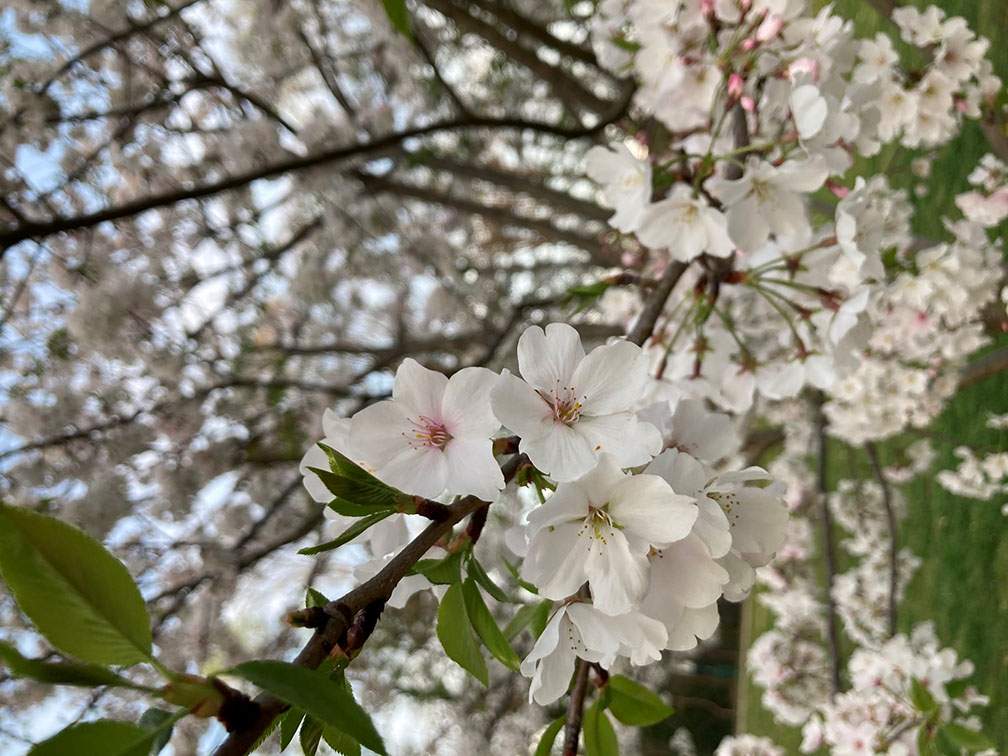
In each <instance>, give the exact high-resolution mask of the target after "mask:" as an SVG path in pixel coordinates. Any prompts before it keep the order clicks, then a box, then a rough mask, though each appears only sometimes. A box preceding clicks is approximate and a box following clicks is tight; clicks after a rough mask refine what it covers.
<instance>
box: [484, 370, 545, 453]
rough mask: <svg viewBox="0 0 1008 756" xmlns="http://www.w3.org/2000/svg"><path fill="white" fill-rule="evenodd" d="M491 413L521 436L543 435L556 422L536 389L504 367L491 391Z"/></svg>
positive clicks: (525, 437)
mask: <svg viewBox="0 0 1008 756" xmlns="http://www.w3.org/2000/svg"><path fill="white" fill-rule="evenodd" d="M490 402H491V406H492V408H493V412H494V414H495V415H496V416H497V418H498V419H499V420H500V421H501V422H502V423H503V424H504V425H505V426H506V427H507V428H508V429H510V430H512V431H514V432H515V433H517V434H518V435H519V436H521V437H522V438H523V439H532V438H538V437H540V436H543V435H545V434H546V433H547V432H548V431H549V429H550V427H551V426H552V425H553V424H554V423H555V421H556V419H555V418H554V416H553V409H552V408H551V407H550V406H549V405H548V404H547V403H546V401H545V400H544V399H543V398H542V397H541V396H539V394H537V393H536V390H535V389H534V388H532V387H531V386H529V385H528V384H527V383H525V381H523V380H522V379H521V378H519V377H518V376H516V375H512V374H511V373H510V372H508V371H507V370H505V371H504V372H503V373H501V376H500V378H498V379H497V381H496V383H495V384H494V387H493V389H492V390H491V391H490Z"/></svg>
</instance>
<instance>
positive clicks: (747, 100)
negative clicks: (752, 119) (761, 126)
mask: <svg viewBox="0 0 1008 756" xmlns="http://www.w3.org/2000/svg"><path fill="white" fill-rule="evenodd" d="M739 102H740V103H741V104H742V109H743V110H745V111H746V112H749V113H755V112H756V101H755V100H754V99H753V98H752V97H750V96H749V95H743V96H742V99H740V100H739Z"/></svg>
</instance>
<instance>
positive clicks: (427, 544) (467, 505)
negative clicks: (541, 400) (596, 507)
mask: <svg viewBox="0 0 1008 756" xmlns="http://www.w3.org/2000/svg"><path fill="white" fill-rule="evenodd" d="M523 462H524V457H523V456H522V455H515V456H513V457H512V458H511V459H509V460H508V461H507V462H506V463H504V465H502V466H501V472H502V473H503V474H504V479H505V481H508V480H510V479H511V478H512V477H514V474H515V472H516V471H517V470H518V468H519V466H520V465H521V464H522V463H523ZM485 504H486V502H484V501H481V500H480V499H477V498H476V497H475V496H466V497H465V498H463V499H462V500H460V501H459V502H457V503H455V504H453V505H452V506H451V507H450V509H451V516H450V517H449V518H448V519H446V520H441V521H438V522H432V523H431V524H430V525H428V526H427V528H426V529H425V530H424V531H423V532H421V533H420V535H418V536H417V537H416V538H414V539H413V540H412V541H411V542H410V543H409V544H407V545H406V546H405V547H404V548H403V549H402V551H400V552H399V553H398V554H396V556H395V557H393V558H392V560H391V561H390V562H389V563H388V564H387V565H385V567H384V568H383V569H382V570H381V572H379V573H378V574H377V575H375V576H374V577H373V578H371V579H370V580H368V581H367V582H365V583H362V584H361V585H359V586H357V587H356V588H354V589H353V590H352V591H350V592H349V593H347V594H346V595H345V596H343V597H342V598H340V599H337V600H336V601H331V602H330V603H329V604H327V605H326V607H325V611H326V614H327V615H328V620H327V621H326V622H325V624H324V625H323V626H322V627H319V628H317V629H316V630H315V634H314V635H313V636H312V637H311V639H310V640H309V641H308V643H307V644H306V645H305V647H304V648H303V649H301V652H300V653H299V654H298V655H297V657H296V658H295V659H294V663H295V664H298V665H300V666H302V667H307V668H309V669H316V668H317V667H318V666H319V665H320V664H321V663H322V662H323V661H324V660H325V659H326V658H327V657H328V656H329V655H330V653H332V652H333V651H334V650H336V651H338V650H340V649H342V648H343V645H342V643H346V641H347V638H346V636H347V631H348V630H349V629H350V628H351V627H352V626H353V625H354V620H355V618H356V617H358V615H359V614H360V613H361V612H367V610H368V607H373V606H376V605H378V604H379V603H384V602H385V601H386V600H387V599H388V597H389V596H390V595H391V594H392V591H393V589H394V588H395V587H396V585H397V584H398V583H399V581H400V580H402V578H403V577H405V575H406V574H407V573H408V572H409V570H410V569H411V568H412V566H413V565H414V564H416V562H417V561H418V560H420V559H421V558H422V557H423V555H424V554H426V553H427V551H429V550H430V548H431V547H432V546H434V545H435V544H436V543H437V542H438V541H440V540H441V539H442V538H443V537H444V535H445V534H446V533H448V532H450V531H451V529H452V527H453V526H454V525H455V524H456V523H458V522H460V521H461V520H463V519H464V518H465V517H467V516H468V515H470V514H472V513H473V512H475V511H476V510H478V509H479V508H480V507H483V506H485ZM355 640H356V643H357V644H359V643H361V642H362V640H361V639H355ZM341 641H342V643H341ZM255 703H256V705H257V707H258V710H257V714H256V717H255V719H254V720H252V721H251V722H250V723H249V724H248V725H247V726H245V727H242V728H238V729H235V730H234V731H233V732H231V733H230V734H229V735H228V737H227V739H226V740H225V741H224V742H223V743H222V744H221V745H220V746H219V747H218V748H217V750H216V751H215V752H214V756H245V754H246V753H248V751H249V749H250V748H252V746H253V745H255V743H256V742H257V741H258V740H259V738H260V737H261V736H262V734H263V733H264V732H266V730H267V729H268V728H269V727H270V725H272V724H273V721H274V720H275V719H276V718H277V717H278V716H279V715H280V714H282V713H283V712H284V711H286V710H287V708H288V707H289V705H288V704H287V703H285V702H284V701H281V700H279V699H277V698H275V697H273V696H271V695H268V694H265V693H263V694H260V695H259V696H257V697H256V699H255Z"/></svg>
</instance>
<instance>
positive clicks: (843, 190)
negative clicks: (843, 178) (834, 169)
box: [826, 179, 850, 199]
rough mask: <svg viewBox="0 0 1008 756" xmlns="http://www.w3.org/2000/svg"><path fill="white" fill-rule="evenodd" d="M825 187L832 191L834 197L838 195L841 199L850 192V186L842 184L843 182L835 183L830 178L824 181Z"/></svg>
mask: <svg viewBox="0 0 1008 756" xmlns="http://www.w3.org/2000/svg"><path fill="white" fill-rule="evenodd" d="M826 188H827V189H829V190H830V192H832V193H833V196H834V197H839V198H840V199H843V198H844V197H846V196H847V195H848V194H850V187H847V186H844V185H843V184H837V183H835V182H833V180H832V179H830V180H828V181H827V182H826Z"/></svg>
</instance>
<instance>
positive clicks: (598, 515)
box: [578, 507, 622, 546]
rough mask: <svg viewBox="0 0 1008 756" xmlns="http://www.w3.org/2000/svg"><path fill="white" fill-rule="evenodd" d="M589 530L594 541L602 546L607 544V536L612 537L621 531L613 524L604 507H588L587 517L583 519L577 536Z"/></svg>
mask: <svg viewBox="0 0 1008 756" xmlns="http://www.w3.org/2000/svg"><path fill="white" fill-rule="evenodd" d="M589 529H590V530H591V531H592V532H593V534H594V538H595V540H596V541H598V542H600V544H601V545H602V546H605V545H606V544H607V543H609V540H608V539H609V536H612V535H614V534H615V531H617V530H622V528H621V527H620V526H619V525H617V524H616V523H614V522H613V519H612V516H611V515H610V514H609V512H608V511H606V509H605V507H588V516H587V517H585V518H584V525H582V526H581V530H580V531H579V532H578V535H581V534H582V533H584V532H585V531H586V530H589Z"/></svg>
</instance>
